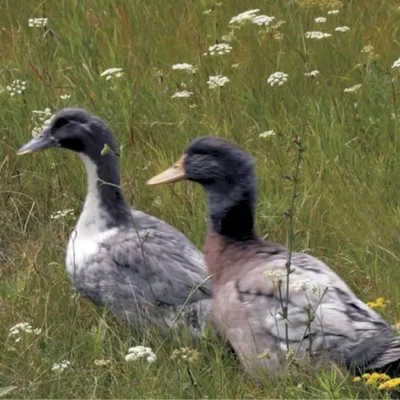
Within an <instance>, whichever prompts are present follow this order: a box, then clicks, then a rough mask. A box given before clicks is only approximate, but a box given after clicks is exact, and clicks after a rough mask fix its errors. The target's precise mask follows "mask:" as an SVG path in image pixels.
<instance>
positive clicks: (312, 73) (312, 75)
mask: <svg viewBox="0 0 400 400" xmlns="http://www.w3.org/2000/svg"><path fill="white" fill-rule="evenodd" d="M304 75H305V76H311V77H313V78H315V77H316V76H317V75H319V71H317V70H316V69H314V71H310V72H306V73H305V74H304Z"/></svg>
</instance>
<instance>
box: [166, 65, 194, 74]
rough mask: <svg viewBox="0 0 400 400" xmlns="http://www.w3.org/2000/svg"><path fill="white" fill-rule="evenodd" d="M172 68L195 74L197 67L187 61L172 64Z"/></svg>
mask: <svg viewBox="0 0 400 400" xmlns="http://www.w3.org/2000/svg"><path fill="white" fill-rule="evenodd" d="M172 69H176V70H180V71H187V72H189V73H191V74H195V73H196V72H197V67H194V66H193V65H192V64H188V63H181V64H174V65H173V66H172Z"/></svg>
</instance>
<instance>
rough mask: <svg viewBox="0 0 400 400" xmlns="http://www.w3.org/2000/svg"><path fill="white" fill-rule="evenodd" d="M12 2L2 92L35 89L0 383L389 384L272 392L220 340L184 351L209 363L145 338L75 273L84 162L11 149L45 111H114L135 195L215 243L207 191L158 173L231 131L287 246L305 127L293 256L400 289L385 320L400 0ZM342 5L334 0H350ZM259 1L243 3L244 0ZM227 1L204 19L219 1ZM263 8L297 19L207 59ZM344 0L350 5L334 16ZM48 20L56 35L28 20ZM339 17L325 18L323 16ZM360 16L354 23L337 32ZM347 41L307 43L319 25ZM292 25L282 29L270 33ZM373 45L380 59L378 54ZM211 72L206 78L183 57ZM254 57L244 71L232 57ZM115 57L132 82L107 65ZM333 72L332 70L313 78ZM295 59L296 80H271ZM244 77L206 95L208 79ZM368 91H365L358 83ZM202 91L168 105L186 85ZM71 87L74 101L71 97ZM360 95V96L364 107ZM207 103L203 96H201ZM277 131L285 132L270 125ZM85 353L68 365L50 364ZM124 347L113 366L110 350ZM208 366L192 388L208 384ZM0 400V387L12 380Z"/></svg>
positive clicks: (6, 130) (22, 102)
mask: <svg viewBox="0 0 400 400" xmlns="http://www.w3.org/2000/svg"><path fill="white" fill-rule="evenodd" d="M330 3H331V6H332V7H324V5H325V6H326V5H327V4H328V1H326V0H325V1H323V0H319V1H317V0H316V1H314V2H311V1H306V0H302V1H300V0H299V1H297V2H290V1H280V2H265V1H261V0H253V1H252V2H251V3H248V5H244V3H243V2H241V1H237V0H225V1H223V2H222V3H212V2H209V1H206V0H194V1H193V0H191V1H189V0H181V1H178V0H170V1H165V2H161V1H159V0H146V1H141V0H135V1H128V0H115V1H112V2H111V1H106V0H86V1H72V0H69V1H65V0H57V1H55V0H48V1H29V2H26V1H22V0H14V1H9V0H5V1H3V2H2V4H1V5H0V10H1V13H0V25H1V30H0V39H1V40H0V52H1V54H2V56H1V59H2V66H1V69H0V86H2V87H3V88H6V86H7V85H10V84H11V82H12V81H13V80H14V79H21V80H24V81H26V90H25V91H24V92H23V94H22V95H16V96H14V97H10V96H9V94H8V91H7V90H3V91H2V92H1V93H0V104H1V108H0V124H1V125H0V126H1V146H0V170H1V179H0V263H1V268H0V278H1V281H0V302H1V303H0V338H1V340H0V347H1V351H0V354H1V357H0V387H3V388H4V387H9V386H15V387H16V388H15V389H14V390H13V391H10V392H9V393H7V394H6V396H9V397H10V396H11V397H14V398H72V397H74V398H128V397H129V398H189V397H190V398H198V397H205V396H207V397H209V398H258V397H267V398H344V397H346V398H353V399H356V398H363V397H364V398H366V397H368V398H371V397H374V398H377V397H379V396H380V397H384V396H386V395H385V394H383V393H380V392H378V391H376V390H375V389H374V388H373V387H364V386H363V385H360V384H355V383H352V378H351V377H349V376H347V375H346V373H345V372H344V371H339V370H338V369H331V370H328V371H319V372H318V371H317V372H316V371H314V372H312V373H309V374H305V373H300V372H299V373H296V374H295V373H292V374H290V375H288V376H284V377H282V380H281V381H279V382H277V381H276V380H272V379H270V380H268V378H266V382H263V385H261V386H257V385H255V384H254V383H253V382H251V381H250V380H248V379H247V378H246V376H245V374H244V373H243V370H242V369H241V367H240V366H238V365H237V363H236V362H235V360H234V359H233V357H232V355H231V354H229V352H228V351H227V350H226V349H225V347H224V346H223V345H222V343H220V342H219V341H218V340H217V339H215V338H213V337H212V335H211V336H210V338H208V340H204V341H201V342H200V343H193V342H192V341H191V340H190V339H188V338H186V339H184V341H183V345H184V346H186V347H190V348H196V349H197V350H198V351H199V352H200V353H201V356H200V359H199V361H198V362H197V363H196V364H195V365H192V366H190V371H191V373H190V374H189V373H188V369H187V366H186V365H182V364H179V363H177V362H176V360H171V359H170V358H169V357H170V355H171V354H172V352H173V350H174V349H176V348H178V347H181V346H182V342H180V343H178V342H177V340H174V339H169V340H164V339H163V338H161V337H160V336H159V335H158V334H157V331H156V330H154V331H149V332H145V333H143V332H132V331H131V330H129V329H128V328H127V327H124V326H121V325H120V324H119V323H118V322H117V321H115V320H114V319H113V317H112V316H110V315H108V314H106V313H105V312H104V310H102V309H98V308H96V307H94V306H93V305H92V304H90V303H89V302H88V301H86V300H84V299H82V298H79V297H78V296H76V295H75V294H74V291H73V289H71V288H70V284H69V281H68V278H67V275H66V272H65V270H64V267H63V260H64V254H65V247H66V243H67V240H68V235H69V232H70V231H71V229H72V228H73V225H74V221H73V219H72V218H60V219H57V220H51V219H50V215H51V214H52V213H53V212H55V211H57V210H63V209H70V208H72V209H74V210H75V215H76V216H77V215H79V212H80V207H81V204H82V201H83V199H84V195H85V178H84V171H83V166H81V165H80V163H78V162H77V158H76V156H75V155H74V154H72V153H69V152H66V151H57V150H51V151H47V152H43V153H41V154H35V155H32V156H30V157H24V158H21V159H19V158H18V159H17V157H16V156H15V150H16V149H17V148H18V147H19V146H20V145H22V144H23V143H25V142H26V141H27V140H28V138H29V137H30V132H31V130H32V129H33V128H34V126H35V124H34V119H33V114H32V111H33V110H43V109H45V108H46V107H50V108H51V110H52V112H55V111H57V110H58V109H60V108H62V107H65V106H79V107H83V108H86V109H88V110H90V111H91V112H93V113H95V114H96V115H99V116H100V117H101V118H102V119H104V120H105V121H106V122H107V123H108V124H109V125H110V127H111V128H112V129H113V131H114V132H115V134H116V136H117V139H118V141H119V143H120V144H121V145H122V146H123V151H122V157H121V164H122V165H121V169H122V182H123V188H124V191H125V193H126V196H127V199H128V201H129V202H130V203H131V204H133V205H135V207H137V208H138V209H140V210H142V211H145V212H148V213H150V214H152V215H155V216H157V217H159V218H161V219H164V220H165V221H167V222H168V223H170V224H172V225H174V226H176V227H177V228H178V229H180V230H181V231H183V232H184V233H185V234H186V235H187V236H188V237H189V238H190V239H192V240H193V242H194V243H196V245H198V246H199V247H200V246H201V244H202V238H203V236H204V232H205V229H206V225H205V224H206V219H205V205H204V196H203V193H202V192H201V190H200V189H199V188H198V187H196V186H194V185H189V184H180V185H174V186H171V187H160V188H153V189H152V188H149V187H146V186H145V182H146V180H147V179H148V178H150V177H151V176H153V175H154V174H156V173H157V172H160V171H161V170H163V169H165V168H166V167H167V166H169V165H170V164H171V163H172V162H173V161H175V159H177V158H178V156H179V155H180V154H181V152H182V151H183V149H184V148H185V146H186V145H187V144H188V143H189V142H190V140H191V139H193V138H195V137H196V136H199V135H216V136H221V137H225V138H228V139H230V140H232V141H235V142H237V143H238V144H239V145H241V146H243V147H244V148H245V149H246V150H248V151H249V152H250V153H251V154H252V155H253V156H254V157H255V159H256V161H257V172H258V177H259V202H258V207H257V229H258V232H259V233H260V234H261V235H266V234H268V238H270V239H271V240H273V241H278V242H282V243H286V244H288V243H287V242H288V241H287V237H288V232H289V227H288V224H287V222H285V219H284V217H283V214H284V212H285V211H286V210H287V209H288V208H289V206H290V203H291V198H292V191H293V188H292V184H291V182H289V181H288V180H285V179H284V176H286V175H292V174H293V172H294V168H295V164H296V157H297V154H296V150H295V147H294V146H293V143H292V139H293V136H294V135H299V136H300V137H301V139H302V143H303V145H304V146H305V148H306V150H305V152H304V155H303V158H304V159H303V163H302V166H301V170H300V177H301V181H300V183H299V193H300V196H299V197H298V198H297V200H296V201H297V210H296V215H295V216H294V224H295V242H294V243H293V245H294V249H295V250H299V251H307V252H309V253H311V254H313V255H315V256H317V257H319V258H321V259H322V260H324V261H326V262H327V263H328V264H329V265H330V266H331V267H332V268H333V269H334V270H335V271H337V272H338V273H339V274H340V275H341V276H342V277H343V278H344V279H345V280H346V282H348V284H349V285H350V286H351V287H352V288H353V289H354V291H355V292H356V293H357V294H358V295H359V297H360V298H361V299H363V300H364V301H366V302H367V301H371V300H374V299H375V298H377V297H380V296H383V297H385V298H386V299H389V300H390V302H391V303H390V306H389V307H388V309H387V310H386V311H385V318H386V319H387V320H388V321H390V322H391V323H394V322H396V321H397V320H398V319H399V317H398V315H399V311H400V310H399V304H400V303H399V300H400V285H399V284H398V282H399V279H398V276H399V272H398V271H399V256H400V249H399V246H400V244H399V234H400V231H399V228H398V227H399V223H400V207H399V200H398V199H399V194H400V188H399V185H398V177H399V176H400V161H399V154H400V153H399V147H400V136H399V135H400V132H399V123H400V116H399V105H398V98H397V96H398V92H399V83H398V80H397V78H398V76H399V72H398V70H397V72H396V70H395V69H392V68H391V66H392V64H393V62H394V61H395V60H397V59H398V58H399V56H400V42H399V40H398V34H399V22H400V9H399V7H398V2H397V1H395V0H387V1H386V0H385V1H384V0H372V1H369V2H360V1H351V0H350V1H346V2H343V7H340V5H339V6H338V5H337V4H334V2H333V1H331V2H330ZM336 3H337V2H336ZM246 4H247V3H246ZM210 8H212V11H211V12H210V13H208V14H204V13H203V12H204V11H206V10H207V9H210ZM249 8H260V9H261V12H260V13H262V14H267V15H273V16H275V17H276V20H275V21H274V23H275V22H277V21H280V20H283V21H285V24H283V25H281V26H280V27H279V28H278V29H276V30H271V29H260V28H259V27H257V26H255V25H249V26H243V27H241V28H240V29H239V30H235V32H234V38H233V40H232V42H231V45H232V47H233V50H232V52H231V53H229V54H226V55H223V56H213V57H211V56H209V55H208V56H207V55H204V53H205V52H206V51H207V48H208V46H209V45H212V44H214V43H216V41H221V36H222V35H226V34H228V33H229V31H230V30H229V27H228V23H229V20H230V18H231V17H232V16H234V15H237V14H238V13H240V12H242V11H245V10H246V9H249ZM330 8H340V13H339V14H336V15H327V11H328V9H330ZM43 16H46V17H47V18H48V27H49V28H50V29H51V30H50V31H46V30H45V29H44V28H30V27H29V26H28V19H29V18H33V17H43ZM318 16H327V18H328V19H327V22H326V23H325V24H317V23H315V22H314V18H315V17H318ZM344 25H347V26H349V27H350V28H351V29H350V31H348V32H345V33H341V32H335V31H334V28H335V27H337V26H344ZM313 30H321V31H324V32H329V33H331V34H332V37H329V38H325V39H322V40H312V39H305V38H304V33H305V32H306V31H313ZM278 32H279V33H281V34H282V35H283V36H282V40H277V39H275V38H274V35H275V34H276V33H278ZM367 45H372V46H374V49H375V50H374V54H370V53H363V52H361V50H362V49H363V47H364V46H367ZM179 62H187V63H191V64H194V65H196V66H198V68H199V69H198V72H197V74H195V75H193V76H191V75H188V74H187V73H185V72H184V71H173V70H172V69H171V66H172V64H176V63H179ZM237 63H238V64H239V65H238V66H237V67H233V66H232V65H233V64H237ZM110 67H121V68H123V71H124V76H123V77H122V78H120V79H116V80H115V83H112V82H111V81H106V80H105V79H104V78H102V77H100V73H101V72H102V71H104V70H105V69H107V68H110ZM314 69H317V70H319V71H320V74H319V75H318V76H317V77H316V78H314V79H313V78H310V77H306V76H305V75H304V74H305V72H307V71H311V70H314ZM276 71H283V72H285V73H287V74H288V75H289V78H288V81H287V82H286V83H285V84H284V85H283V86H280V87H277V86H274V87H271V86H270V85H269V84H268V83H267V78H268V77H269V75H270V74H272V73H274V72H276ZM217 74H221V75H226V76H228V77H229V79H230V82H229V83H227V84H226V85H225V86H224V87H223V88H221V89H216V90H210V89H209V88H208V86H207V84H206V82H207V80H208V76H209V75H217ZM359 83H360V84H362V87H361V89H360V90H359V91H357V92H350V93H345V92H344V89H345V88H347V87H351V86H353V85H355V84H359ZM185 89H186V90H189V91H192V92H193V93H194V95H193V97H191V98H189V99H171V96H172V94H173V93H175V92H176V91H178V90H185ZM64 94H68V95H70V98H69V99H66V100H63V99H61V98H60V95H64ZM355 102H356V103H357V108H355V107H354V104H355ZM191 104H195V105H196V107H190V105H191ZM267 130H274V131H275V132H276V135H275V136H270V137H267V138H262V137H259V134H260V133H261V132H264V131H267ZM18 322H29V323H31V324H32V326H33V327H39V328H41V329H42V332H41V334H39V335H34V334H26V335H25V336H23V337H22V339H21V341H20V342H18V343H14V339H13V338H12V337H9V328H11V327H12V326H13V325H15V324H16V323H18ZM139 344H143V345H145V346H150V347H152V348H153V349H154V350H157V356H158V359H157V361H156V362H155V363H153V364H146V362H145V361H143V362H142V361H139V362H133V363H126V362H125V361H124V356H125V354H126V350H127V348H128V347H130V346H135V345H139ZM64 359H66V360H69V361H70V362H71V366H70V367H69V368H67V369H66V370H64V371H63V372H61V373H55V372H54V371H51V366H52V364H53V363H54V362H60V361H62V360H64ZM96 359H102V360H110V364H108V365H107V366H105V367H99V366H95V364H94V360H96ZM191 377H192V378H193V377H194V379H195V382H196V385H194V384H193V380H192V379H191ZM0 395H1V391H0Z"/></svg>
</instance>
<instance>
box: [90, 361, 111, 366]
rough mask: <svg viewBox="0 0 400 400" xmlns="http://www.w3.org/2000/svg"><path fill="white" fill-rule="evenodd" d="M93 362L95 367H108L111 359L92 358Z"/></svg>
mask: <svg viewBox="0 0 400 400" xmlns="http://www.w3.org/2000/svg"><path fill="white" fill-rule="evenodd" d="M93 364H94V365H95V366H96V367H108V366H109V365H110V364H111V360H94V361H93Z"/></svg>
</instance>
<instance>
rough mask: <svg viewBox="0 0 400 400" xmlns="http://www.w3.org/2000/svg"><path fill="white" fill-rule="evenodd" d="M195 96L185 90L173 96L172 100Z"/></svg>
mask: <svg viewBox="0 0 400 400" xmlns="http://www.w3.org/2000/svg"><path fill="white" fill-rule="evenodd" d="M190 96H193V92H188V91H187V90H183V91H182V92H176V93H174V94H173V95H172V96H171V99H175V98H185V97H190Z"/></svg>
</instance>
